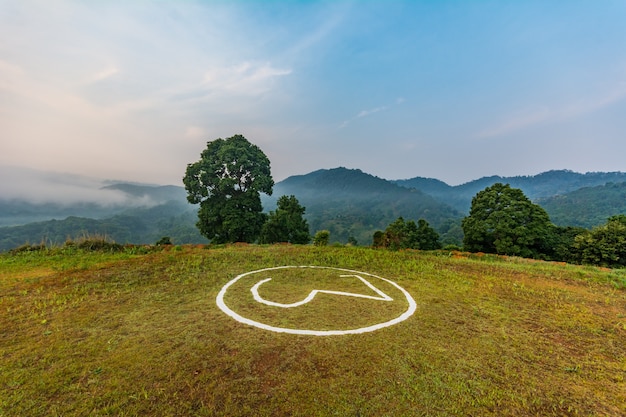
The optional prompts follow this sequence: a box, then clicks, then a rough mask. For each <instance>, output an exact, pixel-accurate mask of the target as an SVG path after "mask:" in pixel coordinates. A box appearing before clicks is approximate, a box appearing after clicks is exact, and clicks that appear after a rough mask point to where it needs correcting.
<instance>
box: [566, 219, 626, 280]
mask: <svg viewBox="0 0 626 417" xmlns="http://www.w3.org/2000/svg"><path fill="white" fill-rule="evenodd" d="M573 252H574V256H575V258H576V261H578V262H580V263H583V264H592V265H602V266H608V267H621V268H623V267H626V215H623V214H621V215H617V216H612V217H610V218H609V219H608V220H607V222H606V224H604V225H602V226H598V227H596V228H594V229H593V230H591V231H587V232H585V233H581V234H579V235H578V236H576V238H575V239H574V244H573Z"/></svg>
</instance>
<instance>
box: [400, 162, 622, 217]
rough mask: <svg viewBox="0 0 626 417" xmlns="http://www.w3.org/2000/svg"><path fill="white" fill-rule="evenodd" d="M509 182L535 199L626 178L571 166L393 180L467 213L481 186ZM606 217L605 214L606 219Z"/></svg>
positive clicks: (619, 173)
mask: <svg viewBox="0 0 626 417" xmlns="http://www.w3.org/2000/svg"><path fill="white" fill-rule="evenodd" d="M498 182H500V183H503V184H510V185H511V187H514V188H519V189H521V190H522V191H524V194H525V195H526V196H527V197H528V198H530V199H531V200H533V201H536V202H537V201H539V200H541V199H546V198H549V197H552V196H556V195H563V194H566V193H569V192H572V191H575V190H578V189H580V188H583V187H594V186H600V185H605V184H607V183H610V182H613V183H618V182H626V173H624V172H588V173H585V174H581V173H577V172H573V171H569V170H553V171H547V172H544V173H541V174H538V175H532V176H515V177H500V176H491V177H483V178H480V179H477V180H474V181H470V182H468V183H465V184H461V185H456V186H450V185H448V184H446V183H444V182H442V181H439V180H433V179H430V178H422V177H416V178H412V179H407V180H397V181H394V183H396V184H398V185H401V186H403V187H409V188H416V189H418V190H421V191H423V192H425V193H427V194H429V195H431V196H433V197H434V198H436V199H438V200H440V201H441V202H443V203H445V204H448V205H450V206H452V207H454V208H455V209H456V210H458V211H460V212H461V213H468V212H469V208H470V206H471V202H472V198H473V197H474V196H475V195H476V193H478V192H479V191H481V190H484V189H485V188H487V187H490V186H492V185H493V184H495V183H498ZM603 221H606V218H605V219H604V220H603Z"/></svg>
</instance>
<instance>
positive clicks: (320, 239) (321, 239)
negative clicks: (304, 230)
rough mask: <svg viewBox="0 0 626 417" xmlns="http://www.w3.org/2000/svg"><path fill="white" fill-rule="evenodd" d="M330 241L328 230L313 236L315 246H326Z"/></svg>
mask: <svg viewBox="0 0 626 417" xmlns="http://www.w3.org/2000/svg"><path fill="white" fill-rule="evenodd" d="M329 240H330V232H329V231H328V230H320V231H318V232H317V233H315V236H313V244H314V245H315V246H327V245H328V241H329Z"/></svg>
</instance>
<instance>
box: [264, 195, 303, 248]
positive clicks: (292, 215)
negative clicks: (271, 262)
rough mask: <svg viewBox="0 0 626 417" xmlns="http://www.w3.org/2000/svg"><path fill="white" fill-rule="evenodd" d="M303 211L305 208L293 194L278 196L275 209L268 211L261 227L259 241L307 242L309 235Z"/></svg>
mask: <svg viewBox="0 0 626 417" xmlns="http://www.w3.org/2000/svg"><path fill="white" fill-rule="evenodd" d="M305 211H306V209H305V208H304V207H302V206H301V205H300V203H299V202H298V199H297V198H296V197H295V196H293V195H291V196H286V195H284V196H282V197H280V198H279V199H278V202H277V208H276V211H270V214H269V216H268V218H267V221H266V222H265V224H264V225H263V228H262V229H261V236H260V237H259V242H261V243H277V242H287V243H296V244H306V243H309V242H310V241H311V235H310V233H309V224H308V223H307V221H306V219H305V218H304V217H303V215H304V212H305Z"/></svg>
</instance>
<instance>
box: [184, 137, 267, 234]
mask: <svg viewBox="0 0 626 417" xmlns="http://www.w3.org/2000/svg"><path fill="white" fill-rule="evenodd" d="M183 183H184V184H185V189H186V190H187V200H188V201H189V202H190V203H191V204H200V209H199V211H198V218H199V220H198V223H197V226H198V229H200V232H201V233H202V235H203V236H206V237H207V238H208V239H210V240H211V242H213V243H226V242H255V241H256V240H257V239H258V237H259V234H260V233H261V228H262V226H263V223H264V222H265V215H264V214H263V206H262V204H261V196H260V193H265V194H268V195H271V194H272V187H273V186H274V180H273V179H272V175H271V173H270V161H269V159H267V156H265V154H264V153H263V151H262V150H261V149H260V148H259V147H258V146H256V145H253V144H251V143H250V142H249V141H248V140H247V139H246V138H245V137H243V136H241V135H235V136H233V137H230V138H227V139H222V138H219V139H216V140H214V141H212V142H208V143H207V147H206V149H205V150H204V151H202V153H201V157H200V160H199V161H198V162H195V163H193V164H189V165H187V170H186V172H185V177H184V178H183Z"/></svg>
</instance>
